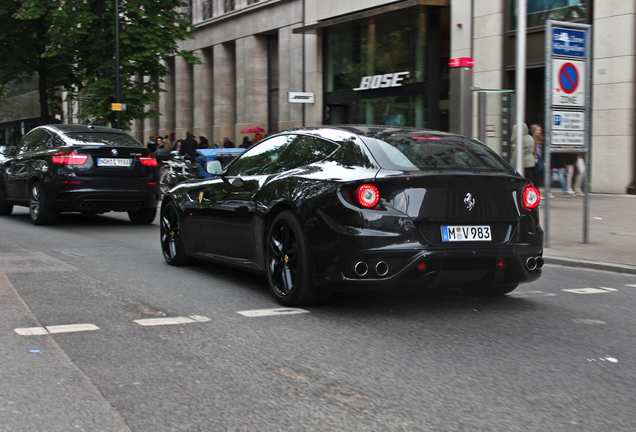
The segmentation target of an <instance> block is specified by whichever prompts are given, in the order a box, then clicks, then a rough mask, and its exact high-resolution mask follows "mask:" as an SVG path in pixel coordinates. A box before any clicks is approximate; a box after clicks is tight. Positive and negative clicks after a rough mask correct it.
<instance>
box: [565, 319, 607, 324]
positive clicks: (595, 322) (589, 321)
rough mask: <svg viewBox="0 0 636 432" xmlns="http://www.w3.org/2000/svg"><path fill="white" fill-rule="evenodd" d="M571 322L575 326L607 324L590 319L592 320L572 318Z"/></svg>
mask: <svg viewBox="0 0 636 432" xmlns="http://www.w3.org/2000/svg"><path fill="white" fill-rule="evenodd" d="M572 322H575V323H577V324H587V325H602V324H607V323H606V322H605V321H601V320H595V319H592V318H574V319H572Z"/></svg>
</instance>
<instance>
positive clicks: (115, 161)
mask: <svg viewBox="0 0 636 432" xmlns="http://www.w3.org/2000/svg"><path fill="white" fill-rule="evenodd" d="M131 163H132V159H126V158H97V166H111V167H129V166H130V164H131Z"/></svg>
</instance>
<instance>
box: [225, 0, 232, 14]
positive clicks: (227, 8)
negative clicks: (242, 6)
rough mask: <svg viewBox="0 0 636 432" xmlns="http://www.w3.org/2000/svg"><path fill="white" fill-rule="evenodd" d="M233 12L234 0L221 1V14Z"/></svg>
mask: <svg viewBox="0 0 636 432" xmlns="http://www.w3.org/2000/svg"><path fill="white" fill-rule="evenodd" d="M233 10H234V0H223V12H225V13H228V12H232V11H233Z"/></svg>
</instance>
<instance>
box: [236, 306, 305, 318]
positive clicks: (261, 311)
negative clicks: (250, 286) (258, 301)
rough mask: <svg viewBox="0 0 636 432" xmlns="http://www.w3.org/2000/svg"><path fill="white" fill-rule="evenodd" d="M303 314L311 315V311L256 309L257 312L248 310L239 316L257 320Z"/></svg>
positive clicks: (241, 312)
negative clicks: (259, 318) (265, 317)
mask: <svg viewBox="0 0 636 432" xmlns="http://www.w3.org/2000/svg"><path fill="white" fill-rule="evenodd" d="M303 313H309V311H308V310H304V309H296V308H278V309H256V310H247V311H240V312H237V314H239V315H243V316H246V317H248V318H257V317H264V316H274V315H294V314H303Z"/></svg>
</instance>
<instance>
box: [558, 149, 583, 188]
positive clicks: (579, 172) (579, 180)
mask: <svg viewBox="0 0 636 432" xmlns="http://www.w3.org/2000/svg"><path fill="white" fill-rule="evenodd" d="M563 159H564V160H565V165H566V167H567V176H566V177H567V181H566V182H567V187H568V192H569V193H570V194H571V196H574V195H578V196H583V195H585V194H584V193H583V180H585V161H584V160H583V154H582V153H566V154H564V155H563ZM575 173H576V175H575ZM573 184H574V187H572V186H573Z"/></svg>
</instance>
